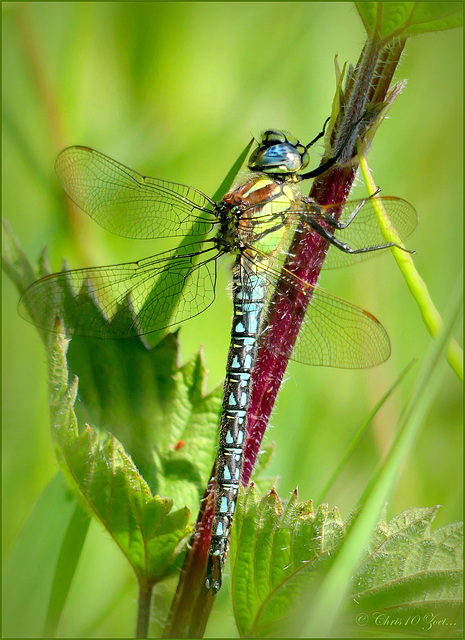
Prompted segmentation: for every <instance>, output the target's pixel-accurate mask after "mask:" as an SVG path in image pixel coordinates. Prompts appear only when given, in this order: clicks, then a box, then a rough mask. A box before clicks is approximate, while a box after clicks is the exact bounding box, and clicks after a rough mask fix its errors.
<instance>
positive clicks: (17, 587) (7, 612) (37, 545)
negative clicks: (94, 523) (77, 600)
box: [2, 474, 89, 638]
mask: <svg viewBox="0 0 465 640" xmlns="http://www.w3.org/2000/svg"><path fill="white" fill-rule="evenodd" d="M88 525H89V518H88V517H87V515H86V514H84V513H83V511H82V509H81V508H80V507H78V505H77V504H76V501H75V500H74V497H73V495H72V493H71V491H70V489H69V487H68V486H67V485H66V483H65V481H64V479H63V476H62V475H61V474H57V475H56V476H55V477H54V479H53V480H52V482H51V483H50V484H49V485H48V486H47V487H46V489H45V491H44V492H43V494H42V496H41V497H40V500H39V501H38V502H37V504H36V507H35V509H34V512H33V513H32V515H31V517H30V518H29V520H28V523H27V525H26V527H25V528H24V530H23V532H22V535H21V537H20V538H19V540H18V542H17V543H16V545H15V547H14V549H13V550H12V552H11V553H10V555H9V557H8V560H7V562H6V563H5V565H4V569H3V589H4V591H3V594H4V599H3V607H4V608H3V620H2V623H3V633H4V635H5V637H19V636H21V637H24V638H32V637H40V636H42V635H44V636H53V630H54V628H55V624H56V610H57V609H59V611H60V612H61V607H62V602H61V603H60V604H57V597H58V598H60V599H62V598H64V599H66V596H67V595H68V590H69V581H70V579H72V577H73V575H74V570H75V567H76V560H77V559H78V558H79V556H80V553H81V550H82V545H83V542H84V540H85V537H86V533H87V528H88ZM70 535H72V544H69V542H70V541H69V536H70ZM64 547H66V549H67V550H68V553H70V554H72V557H69V556H68V558H67V559H66V562H64V560H65V559H64V558H63V549H64ZM65 565H66V568H65ZM64 574H66V575H65V580H64V581H63V580H60V581H59V584H58V587H57V588H55V585H56V582H57V576H58V575H59V576H60V577H61V578H63V577H64ZM38 584H40V585H41V587H40V589H38V588H37V585H38ZM57 591H58V593H57ZM25 602H27V612H28V615H24V606H25V604H24V603H25ZM44 629H45V633H44Z"/></svg>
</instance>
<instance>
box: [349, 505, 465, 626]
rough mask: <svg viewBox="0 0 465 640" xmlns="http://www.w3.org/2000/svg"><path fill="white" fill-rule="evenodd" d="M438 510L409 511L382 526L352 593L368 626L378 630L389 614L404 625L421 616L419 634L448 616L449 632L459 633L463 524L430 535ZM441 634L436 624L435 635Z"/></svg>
mask: <svg viewBox="0 0 465 640" xmlns="http://www.w3.org/2000/svg"><path fill="white" fill-rule="evenodd" d="M438 509H439V507H433V508H430V509H425V508H423V509H409V510H408V511H404V513H402V514H400V515H399V516H397V517H395V518H393V519H392V520H391V521H390V522H389V523H386V521H385V520H383V521H381V522H379V524H378V527H377V530H376V532H375V533H374V536H373V538H372V540H371V542H370V544H369V547H368V555H367V557H366V558H365V559H364V560H363V562H362V563H361V565H360V568H359V569H358V571H357V573H356V574H355V575H354V578H353V588H352V591H351V597H352V599H353V600H352V605H351V606H352V609H353V611H354V612H356V613H357V614H358V613H359V612H363V613H364V614H368V615H369V622H368V624H367V626H366V627H365V628H370V627H371V629H372V630H374V629H375V628H376V627H377V626H378V627H379V624H377V623H378V621H379V616H382V615H383V614H386V613H389V616H391V618H400V619H402V620H404V621H407V620H408V619H409V617H410V618H411V619H413V618H414V617H415V616H418V617H419V618H420V619H421V621H422V627H423V629H421V628H419V629H418V630H419V631H420V630H426V629H427V624H428V619H429V618H430V616H433V615H434V616H437V617H439V616H441V617H446V618H447V620H448V625H447V626H450V627H452V628H451V629H449V631H452V632H453V635H454V636H455V635H456V634H457V633H459V631H460V629H459V628H458V627H459V626H460V615H461V609H462V606H463V605H462V588H463V584H462V583H463V573H462V572H463V558H462V542H463V524H462V523H460V522H458V523H454V524H450V525H447V526H445V527H442V528H440V529H437V530H436V531H434V532H433V531H431V524H432V522H433V520H434V518H435V517H436V513H437V511H438ZM427 630H428V631H430V629H427ZM411 631H415V628H414V626H413V625H412V628H411ZM443 634H445V629H444V628H441V626H440V627H439V628H438V627H437V626H436V627H435V629H434V632H433V634H432V635H439V636H440V635H443ZM447 635H449V634H447Z"/></svg>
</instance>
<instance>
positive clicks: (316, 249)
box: [242, 166, 356, 486]
mask: <svg viewBox="0 0 465 640" xmlns="http://www.w3.org/2000/svg"><path fill="white" fill-rule="evenodd" d="M355 171H356V167H354V166H351V167H348V168H347V167H345V168H337V169H334V170H332V171H329V172H328V173H327V174H326V175H325V178H324V179H323V180H320V181H319V182H316V183H314V186H313V188H312V190H311V194H310V195H311V197H312V198H313V199H314V200H315V201H316V202H318V204H329V203H332V202H344V201H345V200H346V199H347V195H348V193H349V191H350V188H351V186H352V183H353V181H354V178H355ZM327 249H328V243H327V241H326V240H324V239H323V238H322V237H321V236H320V235H319V234H318V233H316V232H306V233H304V234H296V236H295V237H294V240H293V243H292V246H291V251H290V254H291V255H292V256H294V257H291V258H290V259H289V260H287V262H286V264H285V267H286V269H287V270H288V271H290V272H291V273H293V274H294V275H296V276H298V277H299V278H301V279H302V280H303V281H304V282H308V283H309V284H310V285H313V286H314V285H316V284H317V281H318V277H319V275H320V272H321V268H322V266H323V262H324V259H325V256H326V251H327ZM283 293H285V295H282V294H283ZM310 298H311V289H310V290H309V292H308V293H307V294H306V295H304V294H303V293H298V292H297V290H296V289H295V288H290V287H289V288H286V283H285V281H282V282H281V283H280V284H279V286H278V289H277V291H276V294H275V296H274V299H273V300H272V302H271V309H272V310H271V312H270V316H271V317H269V325H268V326H267V329H266V332H265V335H264V340H263V343H262V345H261V347H260V352H259V355H258V358H257V362H256V363H255V366H254V370H253V379H254V385H253V387H252V394H251V399H250V404H249V410H248V425H247V438H246V443H245V447H244V466H243V472H242V484H243V485H244V486H246V485H247V483H248V482H249V479H250V475H251V473H252V469H253V466H254V463H255V459H256V457H257V455H258V451H259V449H260V443H261V441H262V438H263V435H264V433H265V429H266V427H267V425H268V420H269V417H270V414H271V411H272V409H273V405H274V402H275V400H276V395H277V393H278V391H279V387H280V386H281V382H282V378H283V376H284V372H285V370H286V367H287V363H288V360H289V357H290V355H291V352H292V348H293V346H294V343H295V341H296V339H297V334H298V332H299V329H300V325H301V323H302V320H303V318H304V315H305V312H306V309H307V306H308V304H309V301H310Z"/></svg>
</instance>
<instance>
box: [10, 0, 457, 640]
mask: <svg viewBox="0 0 465 640" xmlns="http://www.w3.org/2000/svg"><path fill="white" fill-rule="evenodd" d="M2 9H3V89H4V102H3V211H4V215H5V217H6V218H8V220H9V221H10V223H11V224H12V226H13V229H14V231H15V233H16V234H17V236H18V238H19V240H20V242H21V244H22V246H23V249H24V251H25V252H26V254H27V256H28V257H29V258H30V259H31V260H33V261H35V260H36V259H37V257H38V255H39V253H40V251H41V250H42V248H43V247H44V246H45V245H48V248H49V255H50V261H51V265H52V267H53V268H54V269H58V268H59V267H60V264H61V260H62V257H63V256H66V259H67V260H68V263H69V264H70V266H71V267H79V266H90V265H91V264H105V263H111V262H120V261H124V260H128V259H136V258H141V257H146V256H148V255H151V254H153V253H156V252H157V251H158V250H162V249H164V248H166V247H165V246H164V245H160V243H158V244H157V243H154V242H149V241H147V242H143V241H129V240H128V241H125V240H123V239H121V238H116V237H112V236H111V235H110V234H108V233H106V232H105V231H103V230H102V229H101V228H100V227H98V226H97V225H96V224H95V223H93V222H92V221H91V220H90V219H89V218H88V217H87V216H86V215H85V214H82V215H81V214H79V213H77V214H76V216H75V217H74V218H72V219H70V218H69V217H68V216H67V209H66V208H65V207H64V204H63V203H64V200H63V198H62V195H61V192H60V189H59V186H58V182H57V179H56V177H55V175H54V171H53V164H54V160H55V157H56V155H57V153H58V152H59V151H60V149H61V148H63V147H65V146H68V145H71V144H84V145H88V146H91V147H95V148H97V149H99V150H101V151H103V152H104V153H106V154H108V155H109V156H111V157H114V158H115V159H117V160H119V161H121V162H123V163H124V164H126V165H128V166H130V167H132V168H134V169H137V170H139V171H141V172H142V173H145V174H146V175H154V176H156V177H160V178H166V179H170V180H173V181H176V182H181V183H186V184H189V185H192V186H195V187H196V188H198V189H200V190H202V191H203V192H205V193H207V194H210V195H211V194H213V193H214V192H215V190H216V189H217V187H218V186H219V184H220V183H221V181H222V180H223V178H224V176H225V174H226V172H227V171H228V170H229V168H230V166H231V164H232V163H233V161H234V160H235V159H236V157H237V156H238V154H239V153H240V152H241V151H242V150H243V148H244V147H245V145H246V144H247V142H248V141H249V140H250V138H251V136H252V135H255V136H258V135H259V134H260V132H261V131H262V130H263V129H266V128H282V129H286V130H288V131H291V132H292V133H293V134H294V135H295V136H297V137H299V138H300V139H303V140H304V141H306V140H309V139H311V138H312V137H314V136H315V135H316V133H318V132H319V131H320V128H321V125H322V123H323V121H324V119H325V118H326V117H327V116H328V115H329V114H330V110H331V101H332V99H333V93H334V87H335V75H334V56H335V55H336V54H337V55H338V59H339V62H340V64H341V65H342V64H343V63H344V62H345V61H346V60H348V61H350V62H351V63H353V64H355V62H356V61H357V59H358V56H359V53H360V49H361V47H362V45H363V42H364V38H365V34H364V31H363V28H362V24H361V21H360V19H359V17H358V14H357V12H356V9H355V8H354V6H353V4H352V3H337V2H336V3H323V2H313V3H307V2H299V3H293V2H286V3H281V2H273V3H268V2H263V3H246V2H244V3H242V2H241V3H215V2H212V3H201V2H199V3H182V2H176V3H164V2H160V3H157V2H154V3H152V2H147V3H143V2H140V3H139V2H118V3H112V2H108V3H73V2H69V3H59V2H58V3H40V2H37V3H4V4H3V5H2ZM462 60H463V52H462V33H461V31H460V30H453V31H447V32H443V33H437V34H433V35H427V36H422V37H418V38H416V39H413V40H411V41H409V42H408V44H407V47H406V53H405V55H404V58H403V62H402V64H401V65H400V67H399V68H398V72H397V79H399V80H400V79H403V78H408V85H407V88H406V90H405V92H404V94H403V95H402V96H401V97H400V99H399V100H398V102H397V104H395V106H394V107H393V109H392V110H391V112H390V116H389V119H388V120H387V121H386V122H385V123H384V124H383V126H382V127H381V129H380V131H379V132H378V134H377V135H376V138H375V142H374V145H373V148H372V150H371V152H370V154H369V158H368V159H369V163H370V167H371V169H372V171H373V175H374V179H375V181H376V183H377V184H378V185H379V186H380V187H381V188H382V192H383V194H384V195H397V196H400V197H403V198H406V199H407V200H409V201H410V202H412V203H413V204H414V206H415V207H416V208H417V210H418V213H419V216H420V225H419V228H418V231H417V232H416V234H415V235H414V236H413V237H412V238H410V239H409V240H408V243H407V244H408V246H409V248H412V249H415V250H416V255H415V263H416V265H417V268H418V270H419V272H420V274H421V275H422V277H423V278H424V280H425V282H426V284H427V286H428V288H429V291H430V293H431V295H432V297H433V300H434V301H435V303H436V305H437V306H438V308H439V310H440V312H441V313H442V314H447V307H448V299H449V295H450V292H451V288H452V287H453V284H454V283H455V281H456V279H457V277H458V274H459V273H460V271H461V268H462V175H463V168H462ZM318 151H319V150H318V148H317V150H316V152H315V151H314V153H313V163H312V166H316V165H317V164H318V162H319V157H318ZM364 193H365V192H364V191H363V189H362V187H361V186H360V187H358V188H357V190H356V193H355V195H354V197H357V196H358V197H363V195H364ZM176 244H177V241H175V242H174V243H173V244H172V246H175V245H176ZM228 278H229V267H228V264H226V263H224V264H223V265H222V268H221V270H220V281H219V286H218V291H217V300H216V302H215V304H214V305H213V307H211V308H210V309H209V310H207V311H206V312H205V313H204V314H202V316H201V317H199V318H195V319H193V320H192V321H189V322H187V323H185V325H183V327H182V330H181V343H182V355H183V359H184V360H185V359H188V358H189V357H190V356H191V355H192V354H193V353H194V352H195V351H196V350H197V349H198V348H199V345H200V344H202V345H203V348H204V350H205V359H206V362H207V366H208V368H209V371H210V374H209V385H210V388H213V387H215V386H216V385H218V384H220V383H221V382H222V379H223V375H224V367H225V363H226V354H227V349H228V338H229V330H230V319H231V303H230V300H229V297H228V294H227V283H228ZM321 284H322V286H324V287H325V288H327V289H328V290H330V291H332V292H334V293H336V294H338V295H340V296H342V297H344V298H346V299H348V300H350V301H351V302H354V303H357V304H359V305H361V306H363V307H365V308H367V309H368V310H369V311H371V312H372V313H373V314H375V315H376V316H377V317H378V318H380V319H381V320H382V322H383V324H384V325H385V326H386V328H387V330H388V332H389V334H390V337H391V341H392V356H391V358H390V360H389V361H388V362H387V363H386V364H384V365H382V366H380V367H378V368H376V369H373V370H369V371H364V372H357V371H339V370H334V369H323V368H310V367H304V366H301V365H297V364H291V365H290V367H289V369H288V371H287V381H286V382H285V384H284V385H283V387H282V389H281V392H280V395H279V398H278V403H277V407H276V409H275V412H274V413H273V415H272V420H271V426H270V428H269V432H268V436H267V442H271V441H274V442H275V443H276V451H275V456H274V459H273V462H272V465H271V467H270V470H269V473H270V475H271V476H272V477H277V476H279V493H280V495H281V496H282V497H283V498H285V497H286V496H287V495H288V494H289V492H290V491H292V490H293V489H294V488H295V487H296V486H298V487H299V493H300V497H301V498H302V499H306V500H307V499H309V498H312V497H316V496H317V495H318V494H319V492H320V491H321V489H322V487H323V485H324V483H325V481H326V480H327V478H328V476H329V475H330V473H331V472H332V470H333V469H334V467H335V466H336V465H337V463H338V461H339V460H340V458H341V457H342V455H343V453H344V451H345V450H346V447H347V445H348V443H349V442H350V440H351V438H352V436H353V434H354V433H355V431H356V429H357V428H358V426H359V425H360V424H361V423H362V422H363V421H364V419H365V418H366V417H367V415H368V413H369V411H370V409H371V408H372V407H373V406H374V404H375V403H376V402H377V401H378V400H379V398H380V397H381V396H382V395H383V394H384V393H385V391H386V390H387V389H388V388H389V387H390V386H391V385H392V383H393V382H394V380H395V379H396V377H397V376H398V375H399V373H400V371H401V370H402V369H403V368H404V367H405V366H406V364H407V363H408V362H409V361H410V360H412V358H416V359H418V360H419V362H418V363H417V365H416V366H415V368H414V369H413V371H411V373H410V374H409V375H408V377H407V378H406V380H405V381H404V383H403V385H402V387H401V389H400V390H399V391H397V392H396V394H395V395H394V396H393V397H392V398H391V400H390V401H389V403H388V404H387V405H386V406H385V407H384V408H383V410H382V412H381V413H380V414H379V415H378V416H377V418H376V420H375V422H374V424H373V428H372V430H370V432H369V434H368V435H367V437H365V438H364V440H363V442H362V444H361V446H360V448H359V449H358V450H357V452H356V453H355V455H354V456H353V457H352V458H351V460H350V461H349V463H348V464H347V466H346V467H345V468H344V470H343V473H342V475H341V476H340V478H339V480H338V481H337V483H336V484H335V485H334V487H333V488H332V490H331V492H330V494H329V495H328V496H327V497H326V498H327V500H328V501H329V503H330V505H331V506H334V505H337V506H338V508H339V509H340V511H341V514H342V516H343V517H346V516H347V515H348V513H349V512H350V511H351V509H352V508H353V507H354V506H355V504H356V503H357V499H358V497H359V496H360V494H361V493H362V491H363V489H364V487H365V486H366V483H367V481H368V480H369V478H370V475H371V473H372V471H373V469H374V467H375V465H376V463H377V461H378V460H379V459H380V457H381V456H382V454H383V451H385V448H386V446H387V445H388V443H389V441H390V439H391V437H392V434H393V432H394V429H395V427H396V424H397V422H398V417H399V414H400V412H401V410H402V408H403V407H404V406H405V404H406V402H407V400H408V398H409V395H410V393H411V391H412V388H413V385H414V383H415V379H416V376H417V375H418V371H419V368H420V365H421V360H422V358H423V356H424V353H425V350H426V349H427V347H428V344H429V343H430V337H429V335H428V334H427V332H426V329H425V327H424V325H423V324H422V322H421V319H420V316H419V312H418V310H417V307H416V305H415V302H414V301H413V299H412V297H411V295H410V294H409V292H408V290H407V287H406V285H405V283H404V281H403V280H402V278H401V276H400V274H399V272H398V270H397V268H396V266H395V263H394V261H393V259H392V257H391V256H390V255H387V256H385V257H382V258H378V259H376V260H372V261H368V262H366V263H365V264H363V265H360V266H357V267H354V268H348V269H344V270H340V271H338V272H332V273H328V274H325V275H324V276H323V278H322V280H321ZM17 300H18V295H17V292H16V290H15V288H14V287H13V285H12V284H11V282H10V281H9V280H8V279H7V278H4V283H3V358H4V362H3V427H4V430H3V481H4V482H3V525H4V528H3V541H4V545H3V553H4V557H8V555H9V553H10V552H11V550H12V549H13V548H14V545H15V541H16V540H17V538H18V536H19V534H20V532H21V529H22V527H23V525H24V523H25V522H26V521H27V518H28V516H29V514H30V512H31V510H32V508H33V506H34V504H35V503H36V501H37V499H38V497H39V496H40V495H41V493H42V491H43V490H44V488H45V487H46V485H47V484H48V482H49V481H50V479H51V478H52V477H53V476H54V475H55V473H56V471H57V467H56V463H55V461H54V455H53V449H52V444H51V439H50V435H49V425H48V407H47V374H46V362H45V354H44V350H43V348H42V344H41V341H40V339H39V337H38V335H37V333H36V331H35V329H34V328H33V327H32V326H29V325H28V324H27V323H26V322H24V321H23V320H22V319H20V318H19V317H18V315H17V312H16V304H17ZM457 337H459V338H460V334H459V327H457ZM443 370H444V373H443V378H442V384H441V387H440V389H439V391H438V394H437V397H436V399H435V403H434V407H433V410H432V412H431V413H430V415H429V416H428V419H427V421H426V423H425V425H424V428H423V430H422V432H421V437H420V439H419V440H418V442H417V444H416V447H415V451H414V455H413V456H412V457H411V459H410V460H409V462H408V465H407V466H406V467H405V468H404V470H403V473H402V475H400V476H399V478H398V482H397V486H396V489H395V492H394V494H393V495H392V497H391V500H390V503H389V505H388V514H389V517H391V516H393V515H394V514H397V513H399V512H400V511H402V510H403V509H405V508H408V507H411V506H432V505H434V504H437V503H440V504H441V505H443V508H442V509H441V510H440V512H439V516H438V518H437V524H438V526H440V525H444V524H446V523H447V522H451V521H454V520H457V519H460V518H461V506H462V492H461V487H462V475H461V473H462V464H461V452H462V441H461V407H462V402H461V386H460V384H459V382H458V380H457V378H456V377H455V376H454V374H453V373H452V371H451V370H450V369H449V368H448V367H447V365H444V368H443ZM109 567H111V575H110V571H109ZM109 585H111V588H109ZM169 588H171V585H167V586H163V587H162V589H169ZM37 589H40V584H38V585H37ZM135 606H136V585H135V581H134V579H133V577H132V574H131V571H130V568H129V566H127V564H126V562H125V560H124V558H123V557H122V556H121V555H120V553H119V552H118V551H117V550H116V549H114V548H113V544H112V542H111V540H110V539H109V537H108V536H107V535H106V534H104V533H103V532H102V531H101V530H100V529H99V527H98V525H93V526H92V527H91V533H90V535H89V537H88V540H87V542H86V546H85V549H84V553H83V556H82V558H81V560H80V565H79V569H78V575H77V578H76V580H75V582H74V584H73V588H72V591H71V595H70V599H69V602H68V605H67V608H66V618H65V621H64V624H63V627H62V628H61V629H60V633H61V634H62V637H64V636H74V637H83V636H84V635H87V634H91V635H95V636H96V637H107V636H108V637H126V636H128V637H129V636H131V634H132V633H133V626H134V616H135ZM208 634H209V635H210V636H219V635H234V634H235V631H234V625H233V619H232V614H231V612H230V606H229V602H228V594H227V589H224V590H223V591H222V592H221V594H220V596H219V597H218V602H217V603H216V605H215V609H214V611H213V614H212V617H211V621H210V625H209V627H208Z"/></svg>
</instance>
